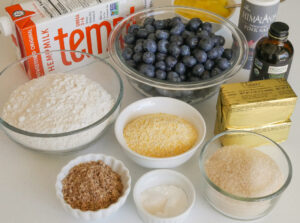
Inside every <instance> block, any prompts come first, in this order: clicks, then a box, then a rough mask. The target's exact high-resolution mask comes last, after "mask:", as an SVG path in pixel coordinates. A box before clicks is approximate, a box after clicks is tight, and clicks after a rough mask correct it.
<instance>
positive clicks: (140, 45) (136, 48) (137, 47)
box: [133, 42, 143, 53]
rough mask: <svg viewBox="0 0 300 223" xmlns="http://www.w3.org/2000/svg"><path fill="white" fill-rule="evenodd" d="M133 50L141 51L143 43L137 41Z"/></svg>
mask: <svg viewBox="0 0 300 223" xmlns="http://www.w3.org/2000/svg"><path fill="white" fill-rule="evenodd" d="M133 50H134V52H135V53H140V52H143V43H141V42H139V43H137V44H135V46H134V48H133Z"/></svg>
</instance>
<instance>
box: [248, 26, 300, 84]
mask: <svg viewBox="0 0 300 223" xmlns="http://www.w3.org/2000/svg"><path fill="white" fill-rule="evenodd" d="M288 35H289V26H288V25H287V24H285V23H283V22H274V23H272V24H271V27H270V29H269V36H268V37H264V38H262V39H261V40H259V41H258V43H257V45H256V48H255V56H254V61H253V66H252V70H251V74H250V81H254V80H264V79H273V78H285V79H287V78H288V75H289V72H290V68H291V63H292V59H293V54H294V48H293V45H292V44H291V42H290V41H289V40H288Z"/></svg>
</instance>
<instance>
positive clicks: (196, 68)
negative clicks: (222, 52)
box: [192, 64, 205, 77]
mask: <svg viewBox="0 0 300 223" xmlns="http://www.w3.org/2000/svg"><path fill="white" fill-rule="evenodd" d="M204 71H205V69H204V66H203V65H202V64H196V65H195V66H194V67H193V70H192V73H193V75H194V76H196V77H200V76H201V75H202V74H203V72H204Z"/></svg>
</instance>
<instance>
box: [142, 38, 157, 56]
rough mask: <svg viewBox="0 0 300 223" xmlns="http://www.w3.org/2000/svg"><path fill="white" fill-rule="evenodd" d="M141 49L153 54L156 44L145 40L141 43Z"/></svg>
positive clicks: (150, 40)
mask: <svg viewBox="0 0 300 223" xmlns="http://www.w3.org/2000/svg"><path fill="white" fill-rule="evenodd" d="M143 48H144V50H145V51H149V52H151V53H155V52H156V50H157V45H156V42H155V41H154V40H152V39H146V40H145V41H144V43H143Z"/></svg>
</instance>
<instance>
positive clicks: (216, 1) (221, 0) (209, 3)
mask: <svg viewBox="0 0 300 223" xmlns="http://www.w3.org/2000/svg"><path fill="white" fill-rule="evenodd" d="M227 4H228V0H174V5H180V6H188V7H193V8H199V9H205V10H208V11H211V12H214V13H216V14H218V15H220V16H223V17H225V18H227V17H228V16H229V15H230V13H231V10H230V9H226V8H225V6H226V5H227ZM180 14H182V15H183V16H185V17H187V18H190V19H191V18H193V17H197V15H196V14H195V15H189V13H184V12H180ZM199 16H200V18H202V19H203V20H204V21H209V20H210V19H209V18H204V16H203V15H202V16H201V15H199Z"/></svg>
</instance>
